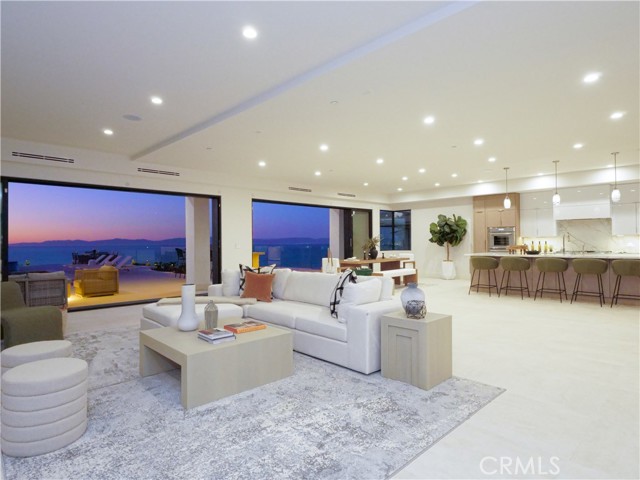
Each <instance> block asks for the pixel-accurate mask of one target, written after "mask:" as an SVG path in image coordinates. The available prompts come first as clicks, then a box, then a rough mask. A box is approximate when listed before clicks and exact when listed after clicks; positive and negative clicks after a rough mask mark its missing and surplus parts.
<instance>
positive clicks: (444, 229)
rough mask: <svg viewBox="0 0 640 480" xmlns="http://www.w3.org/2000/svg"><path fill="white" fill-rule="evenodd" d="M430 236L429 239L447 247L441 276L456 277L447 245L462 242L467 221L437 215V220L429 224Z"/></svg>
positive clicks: (445, 277)
mask: <svg viewBox="0 0 640 480" xmlns="http://www.w3.org/2000/svg"><path fill="white" fill-rule="evenodd" d="M429 233H430V234H431V238H430V239H429V241H430V242H431V243H435V244H437V245H440V246H441V247H442V246H444V247H446V249H447V258H446V260H443V261H442V278H444V279H445V280H452V279H454V278H456V268H455V265H454V263H453V261H451V258H450V256H449V246H452V247H455V246H456V245H459V244H460V242H462V239H464V236H465V235H466V234H467V221H466V220H465V219H464V218H462V217H456V215H455V214H454V215H453V218H451V217H447V216H446V215H438V221H437V222H433V223H431V225H429Z"/></svg>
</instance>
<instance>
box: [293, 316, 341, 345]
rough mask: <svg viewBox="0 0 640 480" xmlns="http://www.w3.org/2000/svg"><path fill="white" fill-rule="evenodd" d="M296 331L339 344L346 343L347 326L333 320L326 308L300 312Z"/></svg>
mask: <svg viewBox="0 0 640 480" xmlns="http://www.w3.org/2000/svg"><path fill="white" fill-rule="evenodd" d="M296 330H298V331H300V332H307V333H310V334H312V335H318V336H320V337H325V338H330V339H332V340H338V341H339V342H346V341H347V326H346V325H345V324H344V323H339V322H338V320H336V319H335V318H333V317H332V316H331V313H330V312H329V310H327V309H326V308H323V309H322V310H318V311H315V312H312V311H308V310H304V311H300V314H299V315H298V317H297V318H296Z"/></svg>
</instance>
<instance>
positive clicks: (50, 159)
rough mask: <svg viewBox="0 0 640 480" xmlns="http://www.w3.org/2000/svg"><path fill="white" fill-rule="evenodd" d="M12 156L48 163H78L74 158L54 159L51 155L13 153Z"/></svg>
mask: <svg viewBox="0 0 640 480" xmlns="http://www.w3.org/2000/svg"><path fill="white" fill-rule="evenodd" d="M11 155H12V156H13V157H21V158H32V159H33V160H46V161H47V162H60V163H76V161H75V160H74V159H73V158H65V157H52V156H51V155H37V154H35V153H25V152H11Z"/></svg>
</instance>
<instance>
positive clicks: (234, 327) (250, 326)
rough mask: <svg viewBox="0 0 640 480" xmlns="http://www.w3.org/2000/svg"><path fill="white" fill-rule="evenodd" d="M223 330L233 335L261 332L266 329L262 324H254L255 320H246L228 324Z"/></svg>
mask: <svg viewBox="0 0 640 480" xmlns="http://www.w3.org/2000/svg"><path fill="white" fill-rule="evenodd" d="M224 328H225V330H229V331H230V332H233V333H247V332H254V331H256V330H262V329H264V328H267V326H266V325H265V324H264V323H260V322H256V321H255V320H247V321H246V322H242V323H230V324H229V325H225V326H224Z"/></svg>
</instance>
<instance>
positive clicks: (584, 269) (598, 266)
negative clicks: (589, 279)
mask: <svg viewBox="0 0 640 480" xmlns="http://www.w3.org/2000/svg"><path fill="white" fill-rule="evenodd" d="M572 264H573V271H574V272H576V273H577V275H576V283H575V284H574V285H573V293H572V294H571V303H573V301H574V300H577V299H578V294H580V295H588V296H592V297H598V300H600V306H602V304H603V303H605V299H604V288H602V274H603V273H604V272H606V271H607V268H609V265H608V263H607V261H606V260H600V259H597V258H576V259H575V260H573V262H572ZM582 275H595V276H596V277H597V279H598V292H597V293H596V292H593V291H587V290H580V282H581V281H582Z"/></svg>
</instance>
